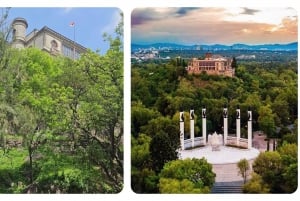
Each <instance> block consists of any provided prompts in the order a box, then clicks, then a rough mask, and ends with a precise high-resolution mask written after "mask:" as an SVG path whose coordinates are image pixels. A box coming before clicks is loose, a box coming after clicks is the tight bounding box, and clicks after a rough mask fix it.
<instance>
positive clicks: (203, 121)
mask: <svg viewBox="0 0 300 201" xmlns="http://www.w3.org/2000/svg"><path fill="white" fill-rule="evenodd" d="M202 137H203V141H204V145H206V108H202Z"/></svg>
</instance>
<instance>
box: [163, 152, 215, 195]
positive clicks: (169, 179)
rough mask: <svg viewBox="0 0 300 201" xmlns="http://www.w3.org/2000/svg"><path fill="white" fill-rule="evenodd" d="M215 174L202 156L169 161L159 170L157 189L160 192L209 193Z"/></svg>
mask: <svg viewBox="0 0 300 201" xmlns="http://www.w3.org/2000/svg"><path fill="white" fill-rule="evenodd" d="M215 176H216V175H215V173H214V172H213V171H212V165H211V164H209V163H208V162H207V161H206V159H204V158H202V159H195V158H193V159H185V160H175V161H170V162H168V163H166V164H165V165H164V168H163V169H162V170H161V172H160V180H159V189H160V192H161V193H209V192H210V189H211V188H212V186H213V184H214V180H215Z"/></svg>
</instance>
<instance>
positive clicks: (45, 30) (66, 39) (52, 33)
mask: <svg viewBox="0 0 300 201" xmlns="http://www.w3.org/2000/svg"><path fill="white" fill-rule="evenodd" d="M33 31H36V30H33ZM43 32H47V33H50V34H51V35H54V36H56V37H57V38H59V39H61V40H62V41H64V42H67V43H69V44H70V45H73V44H75V45H76V46H77V47H79V48H80V49H82V50H83V51H86V50H87V48H86V47H84V46H82V45H80V44H79V43H77V42H76V41H73V40H71V39H69V38H67V37H65V36H63V35H62V34H60V33H58V32H56V31H54V30H53V29H50V28H49V27H47V26H44V27H43V28H42V29H40V30H38V31H37V32H36V34H35V35H39V34H41V33H43ZM31 33H32V32H31ZM31 33H29V34H28V35H30V34H31ZM32 39H33V37H31V38H30V39H29V40H28V41H30V40H32ZM28 41H27V42H28Z"/></svg>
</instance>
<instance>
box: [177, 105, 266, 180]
mask: <svg viewBox="0 0 300 201" xmlns="http://www.w3.org/2000/svg"><path fill="white" fill-rule="evenodd" d="M206 112H207V108H206V107H205V106H203V107H202V109H201V118H202V132H201V133H202V136H200V137H195V136H198V135H197V133H195V117H196V115H195V110H194V109H191V110H190V111H189V114H190V115H189V119H187V120H185V118H184V111H183V110H181V111H180V115H179V121H180V145H181V146H180V147H181V148H180V150H179V151H178V153H179V158H180V159H186V158H199V159H201V158H205V159H206V160H207V162H209V163H210V164H212V166H213V171H214V172H218V174H217V175H216V182H232V181H239V180H240V178H239V177H237V176H236V174H237V171H238V170H237V169H236V168H237V165H236V164H237V163H238V162H239V161H240V160H242V159H246V160H247V161H248V162H249V164H250V166H252V163H253V161H254V159H255V158H256V157H257V156H258V155H259V153H260V152H259V150H258V149H256V148H254V147H252V111H251V109H250V108H248V111H247V125H245V127H246V126H247V133H248V137H247V138H243V137H242V136H241V109H240V108H239V106H237V108H236V110H235V115H234V118H235V121H236V128H235V131H236V132H235V133H231V134H230V133H229V130H230V129H229V126H228V119H229V117H230V116H229V115H228V108H227V106H226V105H225V106H224V107H223V114H222V116H223V133H217V132H213V133H207V125H206V124H207V119H209V118H211V117H210V116H207V115H206ZM220 112H222V110H221V111H220ZM242 112H243V111H242ZM185 121H190V138H189V139H185V138H184V123H185Z"/></svg>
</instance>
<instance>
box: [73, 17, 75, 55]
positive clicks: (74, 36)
mask: <svg viewBox="0 0 300 201" xmlns="http://www.w3.org/2000/svg"><path fill="white" fill-rule="evenodd" d="M73 23H74V22H73ZM73 28H74V33H73V42H74V44H73V60H75V23H74V26H73Z"/></svg>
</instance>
